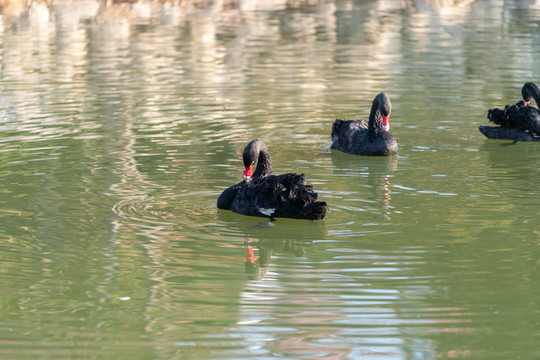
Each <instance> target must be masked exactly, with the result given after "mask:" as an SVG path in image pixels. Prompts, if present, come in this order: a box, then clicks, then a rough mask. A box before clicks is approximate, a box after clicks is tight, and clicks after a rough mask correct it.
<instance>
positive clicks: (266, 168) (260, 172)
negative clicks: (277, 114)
mask: <svg viewBox="0 0 540 360" xmlns="http://www.w3.org/2000/svg"><path fill="white" fill-rule="evenodd" d="M242 158H243V160H244V166H245V170H244V180H246V181H249V180H250V179H251V178H252V177H253V178H260V177H264V176H268V175H270V174H271V173H272V158H271V157H270V151H269V150H268V147H267V146H266V144H265V143H264V142H262V141H261V140H253V141H252V142H250V143H249V144H247V146H246V147H245V148H244V153H243V154H242ZM255 162H257V167H256V168H255V172H253V165H254V164H255Z"/></svg>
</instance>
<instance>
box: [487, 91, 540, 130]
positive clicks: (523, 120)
mask: <svg viewBox="0 0 540 360" xmlns="http://www.w3.org/2000/svg"><path fill="white" fill-rule="evenodd" d="M521 95H522V96H523V100H521V101H518V102H517V103H515V104H513V105H506V106H505V107H504V110H501V109H498V108H495V109H489V110H488V119H489V121H491V122H492V123H494V124H497V125H499V126H479V127H478V130H480V132H481V133H482V134H484V135H485V136H486V137H488V138H490V139H501V140H514V141H538V140H540V112H539V111H538V109H537V108H535V107H534V106H533V105H531V97H532V98H534V100H535V101H536V104H537V105H539V106H540V88H538V86H537V85H536V84H534V83H532V82H528V83H526V84H525V85H523V87H522V88H521Z"/></svg>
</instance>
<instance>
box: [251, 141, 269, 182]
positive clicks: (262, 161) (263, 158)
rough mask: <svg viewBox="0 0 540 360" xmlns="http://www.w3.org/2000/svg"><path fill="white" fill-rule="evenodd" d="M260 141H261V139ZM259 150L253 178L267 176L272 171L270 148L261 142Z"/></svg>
mask: <svg viewBox="0 0 540 360" xmlns="http://www.w3.org/2000/svg"><path fill="white" fill-rule="evenodd" d="M261 142H262V141H261ZM262 144H263V145H264V146H261V148H260V151H259V157H258V158H257V167H256V168H255V172H254V173H253V177H254V178H259V177H264V176H268V175H270V174H271V173H272V157H270V150H268V147H267V146H266V145H265V144H264V143H262Z"/></svg>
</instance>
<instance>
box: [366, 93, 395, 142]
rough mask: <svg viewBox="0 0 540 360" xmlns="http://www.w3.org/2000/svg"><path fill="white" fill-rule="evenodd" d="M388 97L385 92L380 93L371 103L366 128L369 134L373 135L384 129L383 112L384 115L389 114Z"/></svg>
mask: <svg viewBox="0 0 540 360" xmlns="http://www.w3.org/2000/svg"><path fill="white" fill-rule="evenodd" d="M390 107H391V105H390V99H389V98H388V96H387V95H386V94H385V93H380V94H378V95H377V96H375V99H373V103H372V104H371V112H370V113H369V123H368V130H369V133H370V134H371V135H375V134H377V133H379V132H381V131H383V130H384V127H383V125H384V124H383V112H385V113H386V114H385V116H389V115H390Z"/></svg>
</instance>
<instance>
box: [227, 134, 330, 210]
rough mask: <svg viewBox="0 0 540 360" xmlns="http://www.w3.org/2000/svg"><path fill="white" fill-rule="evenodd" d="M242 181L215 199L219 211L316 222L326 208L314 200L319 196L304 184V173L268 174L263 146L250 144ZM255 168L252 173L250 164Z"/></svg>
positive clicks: (269, 168) (267, 153) (255, 142)
mask: <svg viewBox="0 0 540 360" xmlns="http://www.w3.org/2000/svg"><path fill="white" fill-rule="evenodd" d="M243 160H244V166H245V167H246V169H245V171H244V181H242V182H240V183H238V184H236V185H233V186H231V187H230V188H228V189H226V190H224V191H223V192H222V193H221V195H220V196H219V198H218V200H217V207H218V208H219V209H225V210H231V211H233V212H235V213H238V214H243V215H251V216H261V217H269V218H270V219H273V218H276V217H286V218H294V219H311V220H319V219H322V218H324V216H325V215H326V212H327V210H328V206H327V205H326V203H325V202H323V201H317V197H318V194H317V193H316V192H314V191H313V187H312V186H310V185H306V177H305V176H304V174H302V175H297V174H292V173H289V174H283V175H271V173H272V159H271V157H270V151H269V150H268V147H267V146H266V144H265V143H264V142H262V141H260V140H253V141H252V142H250V143H249V144H248V145H247V146H246V148H245V149H244V153H243ZM255 161H257V167H256V168H255V172H253V164H254V163H255Z"/></svg>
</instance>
